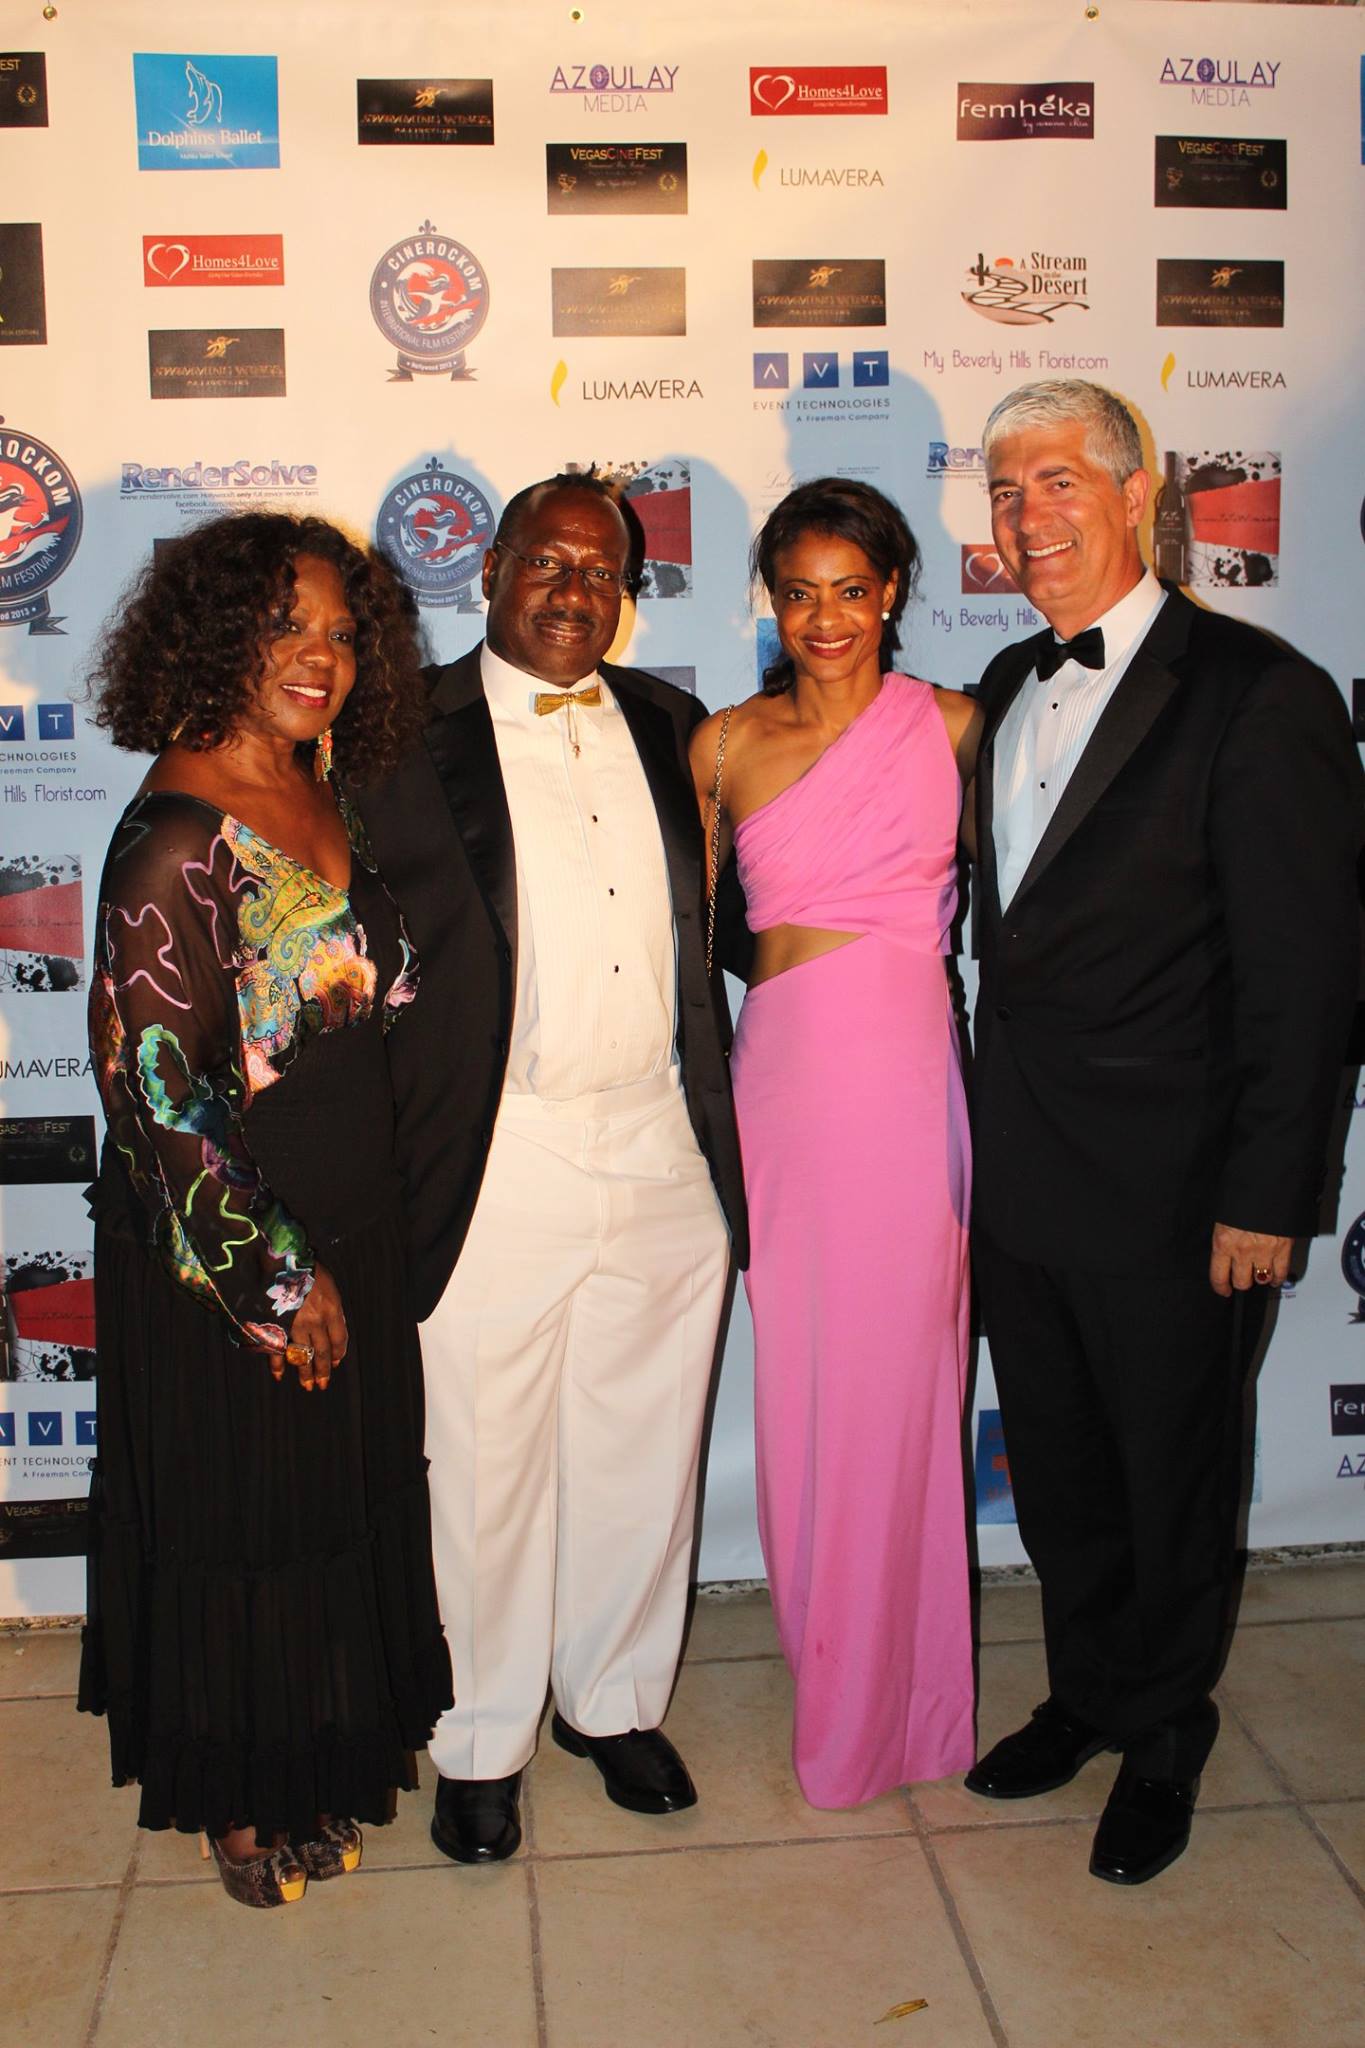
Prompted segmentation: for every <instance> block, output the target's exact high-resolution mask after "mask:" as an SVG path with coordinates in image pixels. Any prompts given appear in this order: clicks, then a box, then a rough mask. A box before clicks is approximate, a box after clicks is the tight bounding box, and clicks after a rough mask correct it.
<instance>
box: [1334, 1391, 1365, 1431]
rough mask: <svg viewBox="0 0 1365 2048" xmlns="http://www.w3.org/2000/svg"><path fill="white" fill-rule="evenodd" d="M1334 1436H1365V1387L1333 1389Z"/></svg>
mask: <svg viewBox="0 0 1365 2048" xmlns="http://www.w3.org/2000/svg"><path fill="white" fill-rule="evenodd" d="M1332 1434H1333V1436H1365V1386H1344V1387H1333V1388H1332Z"/></svg>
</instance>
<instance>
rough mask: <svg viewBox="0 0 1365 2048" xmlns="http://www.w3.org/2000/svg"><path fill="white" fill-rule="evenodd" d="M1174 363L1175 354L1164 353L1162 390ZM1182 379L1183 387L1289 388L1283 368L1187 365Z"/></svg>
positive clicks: (1219, 389) (1175, 368) (1222, 388)
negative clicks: (1227, 367) (1253, 368)
mask: <svg viewBox="0 0 1365 2048" xmlns="http://www.w3.org/2000/svg"><path fill="white" fill-rule="evenodd" d="M1178 367H1179V365H1178V363H1177V361H1176V358H1175V356H1174V355H1173V354H1172V355H1168V356H1167V358H1166V360H1165V362H1164V363H1163V364H1162V365H1161V388H1162V390H1163V391H1169V390H1170V388H1171V378H1172V377H1173V376H1174V375H1175V372H1176V370H1177V369H1178ZM1183 381H1184V388H1185V389H1186V390H1187V391H1286V390H1288V388H1289V387H1288V384H1287V383H1286V381H1285V374H1284V371H1283V370H1271V369H1257V370H1242V369H1237V370H1227V369H1223V368H1220V367H1216V366H1215V367H1213V368H1210V367H1208V366H1202V367H1195V368H1193V369H1190V368H1187V369H1186V371H1185V376H1184V380H1183Z"/></svg>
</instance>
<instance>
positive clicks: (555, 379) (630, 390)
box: [550, 356, 706, 405]
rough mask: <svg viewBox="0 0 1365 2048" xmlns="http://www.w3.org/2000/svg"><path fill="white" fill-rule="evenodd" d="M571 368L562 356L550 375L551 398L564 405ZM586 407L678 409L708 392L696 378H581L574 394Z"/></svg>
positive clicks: (572, 394) (557, 403)
mask: <svg viewBox="0 0 1365 2048" xmlns="http://www.w3.org/2000/svg"><path fill="white" fill-rule="evenodd" d="M568 382H569V366H568V364H567V363H566V362H565V361H564V358H563V357H562V356H561V357H560V359H559V361H558V362H557V363H556V364H555V366H554V369H553V370H552V371H551V373H550V397H551V398H552V399H553V400H554V402H555V404H556V405H559V404H561V403H562V399H563V393H564V390H565V387H566V385H567V384H568ZM570 395H571V396H573V397H575V398H578V399H579V400H581V402H582V403H583V404H584V405H676V404H678V403H679V402H682V401H686V400H688V399H692V398H704V397H705V395H706V394H705V392H704V391H703V390H702V388H701V385H700V384H699V383H698V381H697V379H696V378H695V377H660V376H653V377H581V378H579V379H578V388H577V390H576V391H574V392H572V393H571V394H570Z"/></svg>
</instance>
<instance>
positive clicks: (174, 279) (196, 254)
mask: <svg viewBox="0 0 1365 2048" xmlns="http://www.w3.org/2000/svg"><path fill="white" fill-rule="evenodd" d="M142 282H143V283H144V284H149V285H201V284H207V285H224V284H283V283H284V237H283V235H144V236H143V237H142Z"/></svg>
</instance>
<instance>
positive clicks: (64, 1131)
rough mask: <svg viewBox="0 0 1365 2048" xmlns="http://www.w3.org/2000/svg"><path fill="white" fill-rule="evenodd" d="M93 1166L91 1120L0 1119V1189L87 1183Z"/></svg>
mask: <svg viewBox="0 0 1365 2048" xmlns="http://www.w3.org/2000/svg"><path fill="white" fill-rule="evenodd" d="M96 1163H97V1161H96V1154H95V1119H94V1118H93V1117H92V1116H5V1117H0V1186H3V1187H39V1186H46V1185H49V1184H51V1183H53V1182H57V1181H73V1180H89V1179H90V1178H91V1177H92V1175H93V1174H94V1172H95V1168H96Z"/></svg>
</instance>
